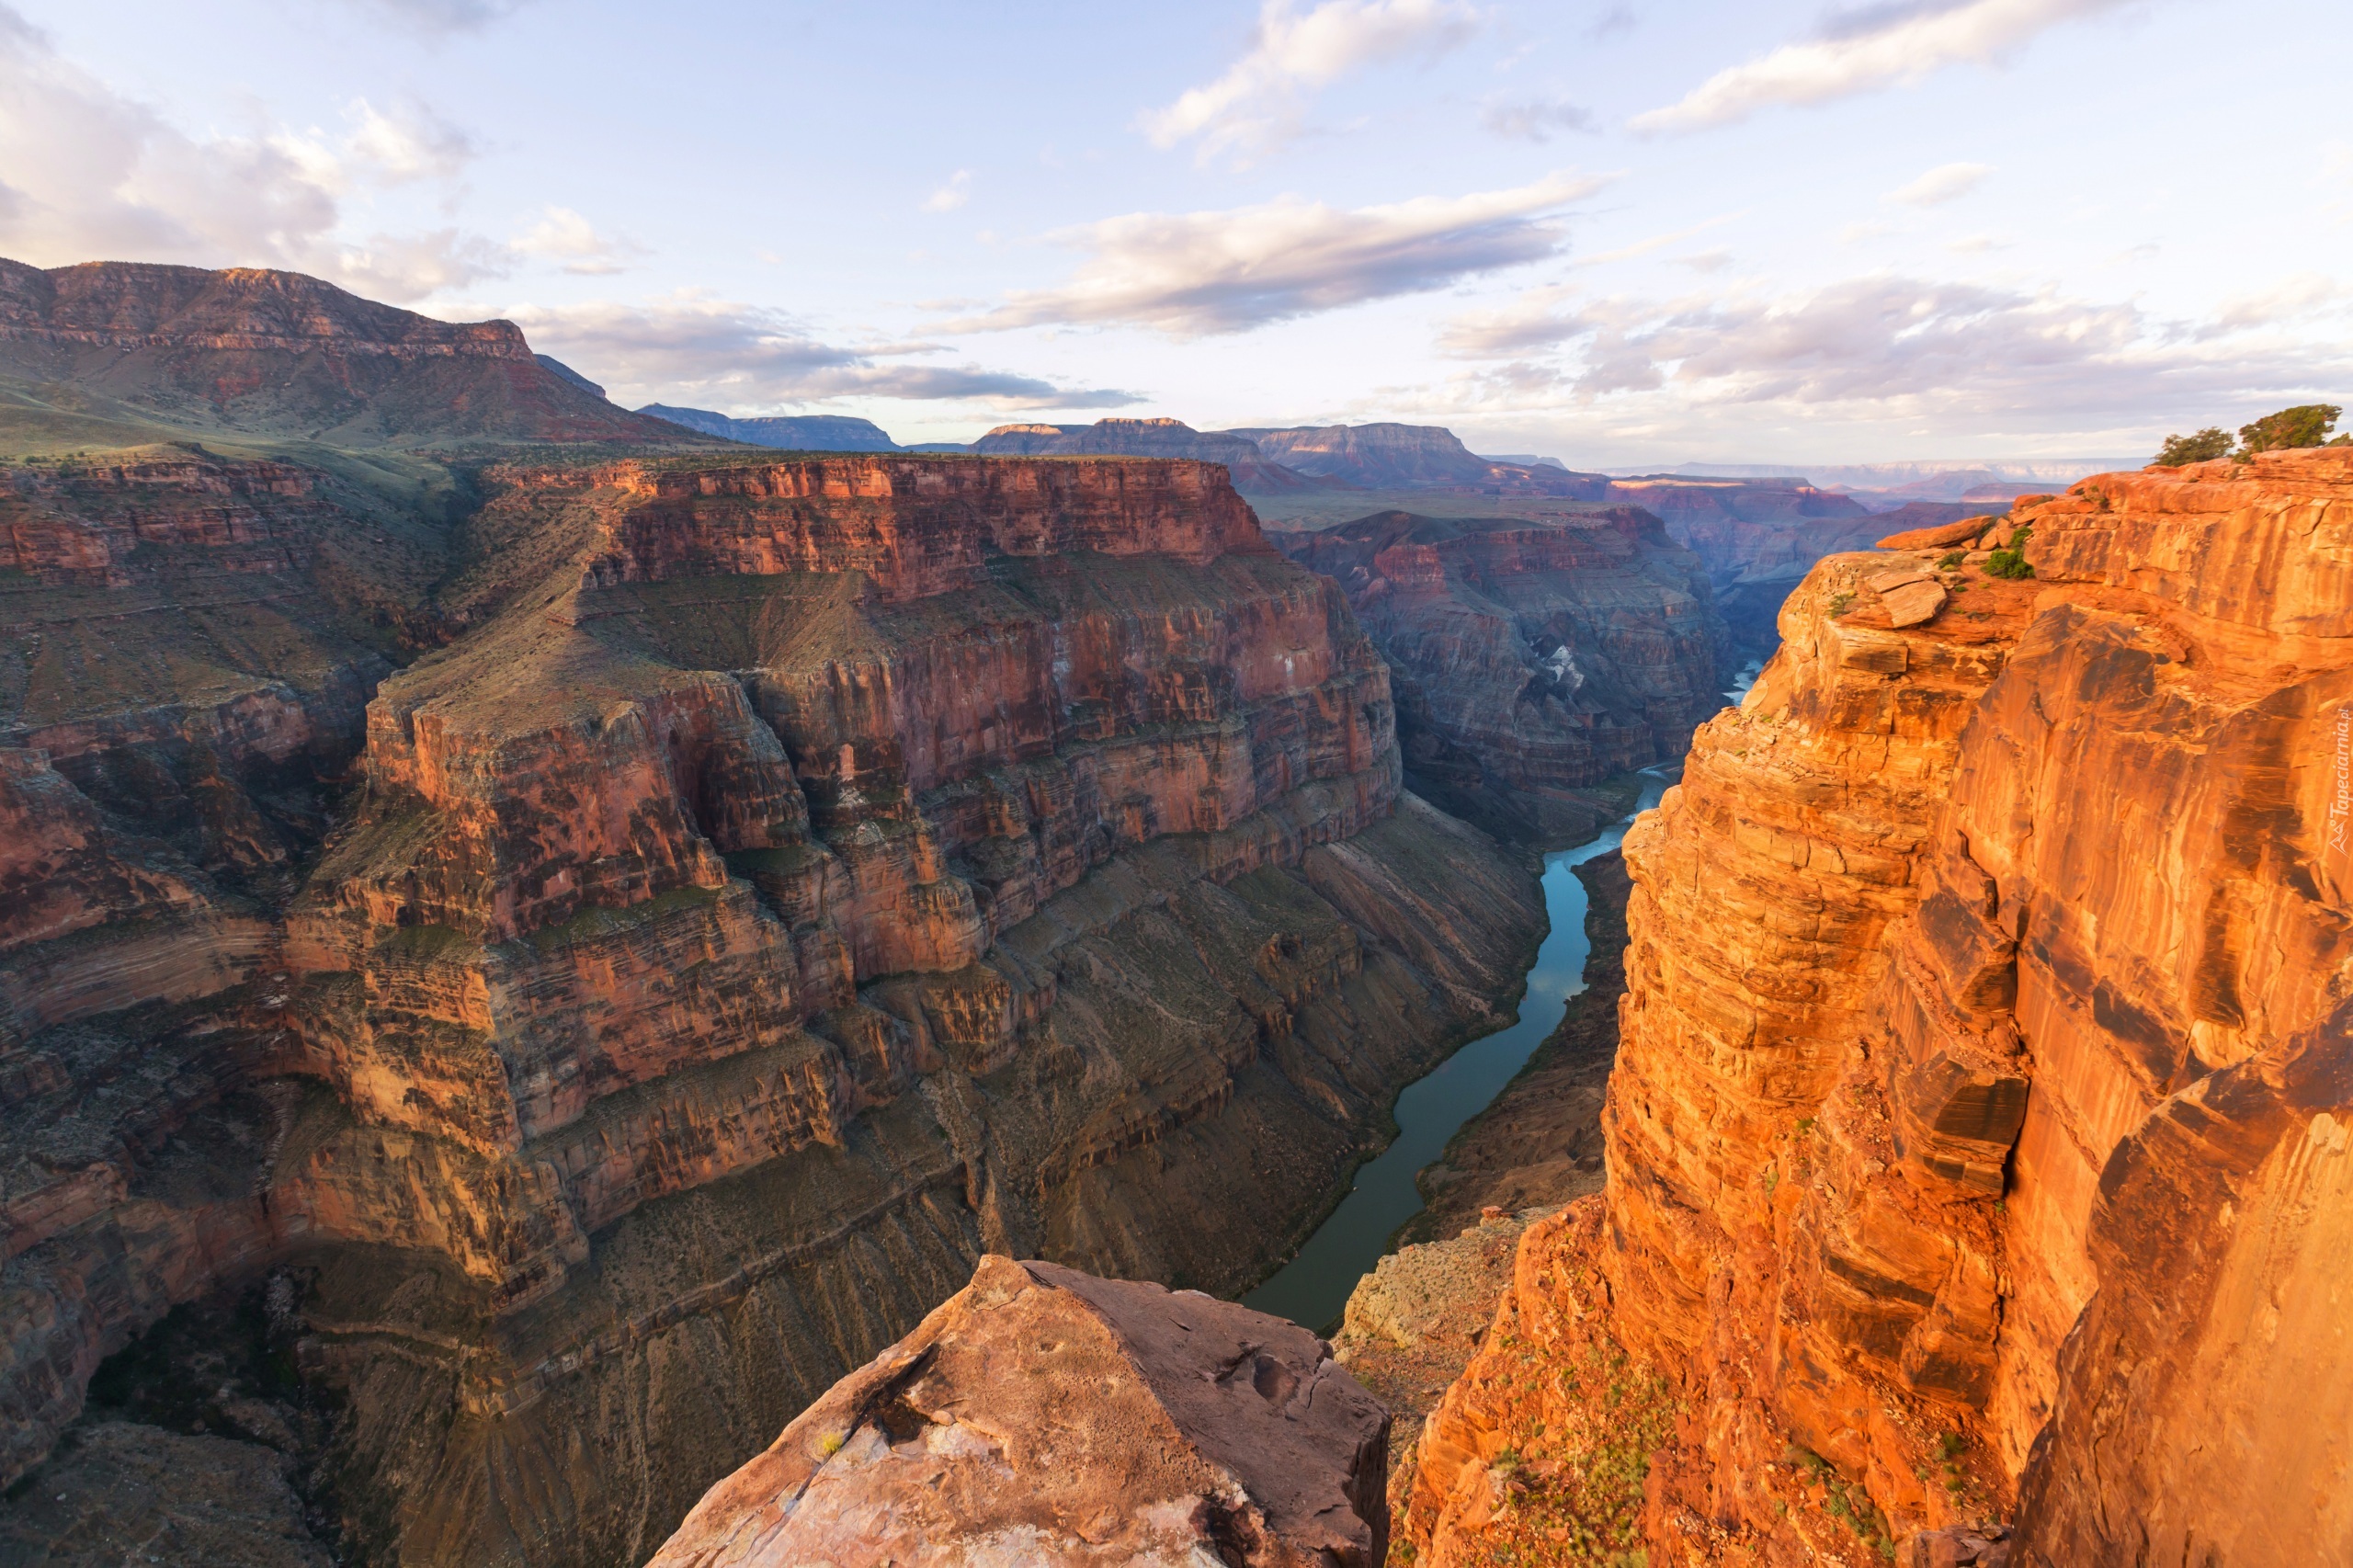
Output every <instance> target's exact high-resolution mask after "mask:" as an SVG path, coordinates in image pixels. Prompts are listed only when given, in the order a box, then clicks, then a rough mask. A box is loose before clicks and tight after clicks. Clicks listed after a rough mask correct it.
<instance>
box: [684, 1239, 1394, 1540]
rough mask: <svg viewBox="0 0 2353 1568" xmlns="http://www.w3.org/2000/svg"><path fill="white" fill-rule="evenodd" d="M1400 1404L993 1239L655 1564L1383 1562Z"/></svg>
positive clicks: (1315, 1345)
mask: <svg viewBox="0 0 2353 1568" xmlns="http://www.w3.org/2000/svg"><path fill="white" fill-rule="evenodd" d="M1388 1434H1389V1415H1388V1412H1386V1411H1385V1410H1383V1409H1382V1408H1381V1405H1380V1404H1379V1403H1377V1402H1376V1401H1375V1400H1374V1399H1373V1398H1372V1397H1371V1396H1370V1395H1369V1394H1368V1393H1366V1392H1365V1391H1364V1390H1363V1388H1362V1387H1360V1386H1359V1385H1358V1383H1357V1381H1355V1380H1354V1379H1353V1378H1351V1377H1349V1376H1348V1374H1347V1372H1346V1371H1345V1370H1343V1369H1341V1368H1340V1367H1339V1366H1338V1364H1336V1362H1335V1361H1333V1360H1332V1358H1331V1357H1330V1355H1329V1354H1328V1349H1327V1347H1326V1346H1324V1344H1323V1343H1322V1342H1321V1341H1319V1340H1318V1339H1316V1337H1315V1336H1314V1335H1312V1334H1310V1333H1308V1332H1307V1331H1306V1330H1305V1329H1303V1328H1301V1327H1299V1326H1298V1325H1296V1324H1290V1323H1286V1322H1284V1321H1283V1320H1282V1319H1280V1318H1273V1317H1268V1316H1267V1315H1266V1314H1265V1313H1263V1312H1250V1311H1248V1310H1247V1309H1245V1308H1243V1307H1239V1306H1235V1305H1233V1303H1231V1302H1228V1301H1216V1300H1214V1299H1212V1298H1211V1297H1208V1296H1204V1295H1201V1294H1199V1292H1196V1291H1189V1290H1188V1291H1178V1292H1175V1293H1171V1292H1170V1291H1168V1290H1166V1289H1165V1288H1164V1287H1161V1286H1158V1285H1153V1284H1144V1283H1121V1282H1117V1281H1112V1280H1106V1279H1097V1278H1093V1277H1091V1276H1089V1275H1086V1274H1082V1273H1078V1272H1076V1271H1074V1270H1073V1269H1068V1268H1058V1267H1054V1266H1053V1265H1051V1264H1043V1263H1027V1264H1022V1263H1015V1262H1013V1261H1011V1260H1010V1259H1007V1258H1003V1257H997V1256H987V1257H983V1259H982V1260H981V1263H980V1267H979V1268H978V1269H977V1270H976V1271H975V1272H974V1274H973V1276H972V1283H971V1284H970V1285H968V1286H966V1287H965V1288H964V1289H963V1290H961V1291H959V1292H958V1293H957V1294H956V1295H955V1296H953V1297H951V1298H950V1299H949V1301H946V1302H945V1303H943V1304H942V1305H941V1306H940V1307H939V1308H938V1310H936V1311H935V1312H932V1313H931V1314H930V1315H929V1316H928V1317H926V1318H925V1319H924V1321H923V1323H922V1324H920V1325H919V1326H918V1327H917V1328H916V1329H915V1332H914V1333H912V1334H910V1335H907V1336H906V1337H905V1338H904V1339H903V1340H901V1341H900V1342H899V1343H898V1344H896V1345H893V1346H891V1348H890V1349H888V1350H886V1351H884V1352H883V1353H882V1354H881V1356H879V1357H877V1358H875V1359H874V1360H873V1361H871V1362H870V1363H869V1364H868V1365H866V1366H865V1367H862V1368H860V1369H858V1370H857V1371H855V1372H853V1373H851V1374H850V1375H849V1376H848V1377H847V1378H844V1379H843V1380H842V1381H840V1382H839V1383H837V1384H835V1386H834V1388H832V1389H831V1390H830V1391H828V1392H826V1393H825V1395H824V1397H823V1398H821V1399H820V1400H818V1401H817V1403H814V1404H813V1405H811V1406H810V1407H809V1409H808V1410H806V1411H804V1412H803V1413H802V1414H801V1416H800V1417H799V1418H798V1419H797V1420H795V1421H794V1422H793V1423H792V1425H790V1426H788V1427H786V1428H785V1430H784V1434H783V1436H781V1437H779V1438H778V1439H777V1440H776V1442H775V1443H774V1444H773V1445H772V1446H770V1447H769V1449H767V1451H766V1452H765V1453H763V1454H761V1455H760V1456H759V1457H758V1458H756V1459H755V1460H752V1461H751V1462H750V1463H748V1464H746V1465H745V1466H744V1468H743V1469H741V1470H739V1471H736V1472H735V1473H734V1474H733V1475H731V1476H729V1477H728V1478H727V1479H726V1480H725V1481H723V1482H722V1483H719V1484H718V1485H717V1486H715V1487H713V1488H712V1489H711V1490H710V1493H709V1494H707V1495H706V1496H705V1497H704V1498H703V1500H702V1501H701V1502H700V1503H699V1504H698V1505H697V1506H695V1508H694V1511H693V1512H692V1513H690V1514H688V1516H687V1518H686V1521H685V1522H684V1523H683V1524H681V1525H680V1526H679V1527H678V1529H677V1532H676V1534H675V1535H673V1536H672V1537H671V1538H670V1540H669V1541H668V1542H667V1543H666V1544H665V1545H664V1546H663V1548H662V1550H661V1551H658V1552H656V1553H655V1554H654V1558H653V1561H652V1562H651V1563H650V1564H649V1565H648V1568H720V1565H721V1564H729V1565H737V1564H740V1565H741V1568H799V1565H801V1564H805V1563H813V1562H837V1563H844V1564H848V1563H865V1562H901V1561H904V1562H917V1561H922V1562H1007V1563H1011V1562H1023V1563H1038V1564H1072V1565H1076V1564H1087V1563H1100V1564H1108V1563H1137V1564H1146V1563H1150V1564H1161V1563H1165V1564H1168V1565H1169V1568H1176V1565H1177V1564H1192V1563H1201V1562H1222V1563H1229V1564H1233V1565H1234V1568H1379V1564H1380V1563H1381V1562H1382V1561H1383V1560H1384V1558H1385V1557H1386V1555H1387V1551H1388V1535H1389V1504H1388V1496H1387V1491H1386V1471H1385V1460H1386V1454H1387V1443H1388Z"/></svg>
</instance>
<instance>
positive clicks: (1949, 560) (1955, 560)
mask: <svg viewBox="0 0 2353 1568" xmlns="http://www.w3.org/2000/svg"><path fill="white" fill-rule="evenodd" d="M1960 564H1961V551H1957V550H1954V551H1946V552H1945V555H1944V557H1943V559H1941V560H1939V561H1938V562H1937V570H1938V571H1939V572H1949V571H1951V570H1952V569H1953V568H1954V567H1956V566H1958V565H1960Z"/></svg>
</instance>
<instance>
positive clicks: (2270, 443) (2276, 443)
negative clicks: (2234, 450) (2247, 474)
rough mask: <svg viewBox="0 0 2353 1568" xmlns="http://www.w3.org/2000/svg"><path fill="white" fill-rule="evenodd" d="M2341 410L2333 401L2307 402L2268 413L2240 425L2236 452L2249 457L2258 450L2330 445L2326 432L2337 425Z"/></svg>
mask: <svg viewBox="0 0 2353 1568" xmlns="http://www.w3.org/2000/svg"><path fill="white" fill-rule="evenodd" d="M2344 412H2345V411H2344V410H2343V409H2341V408H2339V407H2337V406H2336V404H2335V403H2299V404H2298V405H2297V406H2295V407H2294V408H2283V409H2281V410H2280V411H2279V413H2277V414H2267V415H2264V416H2263V417H2262V418H2260V419H2258V420H2256V422H2255V423H2254V424H2252V425H2242V426H2239V455H2240V456H2241V457H2243V458H2251V457H2253V456H2255V454H2256V453H2257V452H2275V451H2282V450H2285V449H2288V448H2290V447H2318V446H2322V445H2325V444H2330V443H2329V441H2328V433H2329V432H2330V431H2331V430H2333V429H2335V428H2336V416H2337V415H2340V414H2342V413H2344ZM2343 439H2345V437H2338V440H2340V441H2341V440H2343Z"/></svg>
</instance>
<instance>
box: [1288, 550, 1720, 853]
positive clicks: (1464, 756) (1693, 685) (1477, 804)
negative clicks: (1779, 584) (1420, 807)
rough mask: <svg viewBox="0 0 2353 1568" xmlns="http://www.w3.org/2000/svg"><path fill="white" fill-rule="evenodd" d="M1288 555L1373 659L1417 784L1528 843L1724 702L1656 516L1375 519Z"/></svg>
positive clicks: (1684, 557) (1679, 743)
mask: <svg viewBox="0 0 2353 1568" xmlns="http://www.w3.org/2000/svg"><path fill="white" fill-rule="evenodd" d="M1284 547H1285V549H1287V550H1288V551H1290V554H1291V557H1292V559H1294V560H1296V561H1298V562H1300V563H1301V564H1302V565H1304V566H1307V567H1309V568H1311V569H1312V570H1313V571H1316V572H1320V573H1322V574H1324V575H1325V576H1327V577H1330V578H1331V579H1333V580H1334V581H1335V582H1336V583H1337V584H1339V585H1340V587H1341V588H1342V589H1343V590H1344V591H1345V592H1346V593H1347V596H1348V600H1349V602H1350V603H1351V604H1352V605H1354V606H1355V607H1356V611H1357V615H1358V619H1360V620H1361V621H1362V622H1363V623H1364V626H1365V629H1366V631H1368V632H1370V634H1371V636H1372V638H1373V640H1374V641H1375V642H1377V643H1378V644H1379V645H1380V647H1381V652H1382V653H1383V654H1384V655H1385V656H1386V657H1387V659H1388V661H1389V665H1390V670H1391V681H1392V686H1393V687H1394V689H1395V691H1396V694H1397V711H1398V739H1399V744H1400V745H1401V747H1402V748H1403V750H1404V758H1405V767H1406V768H1407V770H1408V772H1409V773H1410V775H1411V776H1412V777H1413V778H1414V780H1415V785H1416V787H1417V788H1418V789H1419V790H1421V791H1422V792H1423V793H1425V794H1427V795H1428V796H1429V797H1430V798H1431V799H1433V800H1435V801H1438V802H1439V803H1440V804H1442V805H1445V806H1446V807H1448V809H1449V810H1451V811H1454V812H1457V813H1458V814H1461V815H1464V816H1468V817H1471V818H1472V820H1474V821H1480V822H1483V823H1485V824H1488V825H1490V826H1491V827H1494V828H1495V829H1497V830H1498V831H1505V832H1513V833H1517V834H1518V835H1524V836H1529V837H1538V838H1544V837H1574V836H1575V835H1582V834H1590V833H1591V832H1592V831H1593V830H1594V829H1595V828H1597V827H1598V826H1599V825H1600V823H1601V822H1602V821H1604V820H1607V816H1608V815H1614V814H1615V813H1614V812H1605V811H1604V810H1602V809H1599V808H1597V804H1596V803H1595V802H1594V801H1591V800H1590V799H1586V798H1582V797H1580V796H1578V795H1576V794H1575V793H1574V791H1575V790H1578V789H1579V788H1581V787H1584V786H1589V785H1593V784H1597V783H1599V782H1600V781H1601V780H1603V779H1605V778H1609V777H1610V776H1611V775H1613V774H1618V773H1622V772H1625V771H1627V770H1628V769H1631V768H1637V767H1646V766H1648V765H1650V764H1652V763H1654V762H1663V761H1668V760H1671V759H1672V758H1674V757H1676V756H1679V755H1681V753H1682V750H1683V748H1684V746H1685V745H1686V744H1688V737H1689V735H1690V733H1691V729H1692V727H1693V726H1694V725H1696V724H1697V723H1698V722H1699V721H1700V720H1701V719H1703V718H1705V717H1706V716H1707V715H1708V714H1709V713H1711V712H1712V711H1714V710H1715V709H1716V708H1717V707H1718V706H1720V705H1721V703H1722V696H1721V695H1720V694H1719V691H1718V689H1717V670H1716V640H1717V637H1718V635H1719V632H1720V630H1721V628H1720V624H1719V622H1718V621H1717V619H1716V617H1715V613H1714V610H1713V609H1712V608H1711V601H1710V597H1709V591H1708V586H1707V582H1706V579H1705V577H1704V575H1703V574H1701V573H1700V572H1699V568H1698V563H1697V562H1695V561H1693V559H1692V558H1691V556H1690V555H1689V554H1688V552H1686V551H1681V550H1678V549H1677V548H1676V546H1675V545H1674V544H1673V543H1672V541H1670V540H1668V539H1667V538H1666V536H1665V531H1664V530H1663V529H1662V528H1660V526H1659V523H1658V519H1657V518H1655V517H1651V516H1649V515H1648V514H1646V513H1643V512H1638V511H1634V510H1632V509H1631V508H1625V509H1620V510H1614V511H1608V512H1602V513H1598V514H1593V515H1586V516H1575V517H1557V518H1550V517H1548V518H1540V519H1529V518H1521V517H1486V518H1467V519H1466V518H1457V517H1416V516H1415V515H1414V514H1412V513H1409V512H1384V513H1380V514H1376V515H1375V516H1372V517H1364V518H1360V519H1358V521H1356V522H1353V523H1344V524H1342V525H1340V526H1339V527H1338V528H1328V529H1325V530H1324V531H1323V532H1321V533H1313V534H1292V535H1287V536H1285V543H1284Z"/></svg>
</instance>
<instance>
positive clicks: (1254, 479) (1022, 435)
mask: <svg viewBox="0 0 2353 1568" xmlns="http://www.w3.org/2000/svg"><path fill="white" fill-rule="evenodd" d="M972 450H973V451H974V452H977V453H980V454H981V455H983V456H985V457H1058V458H1059V457H1133V458H1187V459H1190V460H1193V461H1195V462H1211V463H1222V464H1224V465H1225V469H1226V472H1228V473H1229V474H1230V475H1232V477H1233V483H1234V485H1235V487H1236V488H1238V489H1243V490H1249V491H1253V492H1268V493H1279V492H1282V491H1290V490H1297V489H1300V488H1301V487H1302V485H1303V484H1304V483H1306V482H1305V481H1304V480H1302V478H1301V477H1300V475H1299V474H1298V473H1296V472H1293V471H1291V470H1290V469H1288V468H1285V467H1283V466H1282V465H1281V464H1280V463H1279V462H1276V461H1273V460H1270V459H1268V458H1267V456H1266V455H1265V454H1264V453H1263V452H1261V451H1260V450H1259V449H1258V448H1257V447H1256V444H1254V443H1253V442H1251V441H1249V440H1247V439H1245V438H1244V437H1239V436H1237V435H1235V434H1234V433H1233V432H1232V431H1225V430H1196V429H1194V428H1193V427H1192V426H1189V425H1188V424H1186V423H1185V422H1184V421H1182V420H1179V419H1098V420H1097V421H1096V422H1095V423H1094V424H1092V425H1000V426H997V427H996V428H995V429H994V430H992V431H990V432H989V433H988V434H987V435H985V436H983V437H981V438H980V439H979V440H977V441H975V442H973V443H972Z"/></svg>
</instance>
